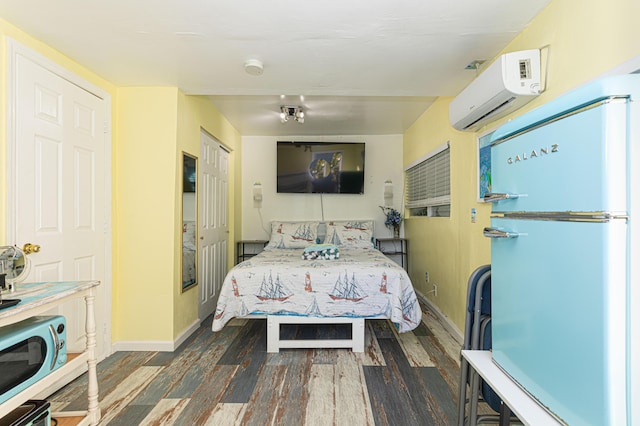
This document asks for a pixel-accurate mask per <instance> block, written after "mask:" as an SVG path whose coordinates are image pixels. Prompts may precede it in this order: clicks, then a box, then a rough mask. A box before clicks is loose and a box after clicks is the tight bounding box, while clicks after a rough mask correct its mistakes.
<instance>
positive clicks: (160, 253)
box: [113, 87, 180, 341]
mask: <svg viewBox="0 0 640 426" xmlns="http://www.w3.org/2000/svg"><path fill="white" fill-rule="evenodd" d="M116 112H117V113H116V114H117V115H116V121H117V123H118V124H117V131H116V135H115V139H116V140H117V141H118V142H117V149H116V155H115V157H114V159H113V161H114V164H115V167H114V202H115V204H116V217H115V222H116V223H117V225H116V228H115V229H114V234H115V241H114V252H115V258H114V264H115V265H117V267H116V270H115V273H114V277H113V281H114V283H117V284H116V285H114V299H113V340H114V341H121V340H124V341H131V340H136V341H137V340H160V341H166V340H172V339H173V319H174V311H173V287H174V283H175V282H176V279H175V274H174V271H175V269H176V264H175V261H174V259H175V251H176V249H175V238H174V235H175V233H176V232H177V230H176V228H177V227H178V222H179V221H180V216H179V215H176V192H177V189H176V188H177V182H176V175H177V172H176V168H177V164H178V162H177V160H176V136H177V117H178V115H177V114H178V90H177V89H176V88H172V87H151V88H149V87H144V88H140V87H135V88H120V89H118V102H117V105H116ZM178 247H180V246H178ZM178 268H179V264H178Z"/></svg>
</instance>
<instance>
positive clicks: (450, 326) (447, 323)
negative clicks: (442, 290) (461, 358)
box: [415, 290, 464, 345]
mask: <svg viewBox="0 0 640 426" xmlns="http://www.w3.org/2000/svg"><path fill="white" fill-rule="evenodd" d="M415 292H416V296H417V297H418V300H419V301H420V303H422V304H424V305H425V306H426V307H427V309H429V310H430V311H431V312H433V314H434V315H435V316H436V318H437V319H438V321H440V323H441V324H442V326H443V327H444V328H445V330H447V331H448V332H449V334H451V336H453V338H454V339H456V341H457V342H458V343H460V344H461V345H462V343H463V342H464V335H463V334H462V332H461V331H460V329H459V328H458V326H456V325H455V324H454V323H453V322H452V321H451V320H450V319H449V317H447V316H446V315H445V314H444V313H443V312H442V311H441V310H440V308H438V307H437V306H436V305H434V304H433V302H431V301H430V300H429V299H427V298H426V297H425V296H424V295H423V294H422V293H420V292H419V291H417V290H415Z"/></svg>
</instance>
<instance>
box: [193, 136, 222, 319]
mask: <svg viewBox="0 0 640 426" xmlns="http://www.w3.org/2000/svg"><path fill="white" fill-rule="evenodd" d="M228 175H229V153H228V152H227V151H226V150H225V149H224V148H223V147H222V146H221V145H220V144H219V143H218V142H217V141H216V140H215V139H214V138H213V137H212V136H211V135H209V134H208V133H206V132H204V131H201V133H200V187H199V191H200V194H199V205H200V217H199V226H200V230H199V231H200V232H199V236H200V246H199V250H200V253H199V255H200V265H199V268H200V280H199V288H200V290H199V291H200V304H199V307H198V318H199V319H200V320H204V319H205V318H206V317H208V316H209V315H211V314H212V313H213V312H214V310H215V307H216V302H217V301H218V295H219V293H220V287H221V286H222V281H223V280H224V277H225V275H226V272H227V244H228V243H227V240H228V234H229V225H228V213H227V212H228V198H229V191H228V186H229V185H228Z"/></svg>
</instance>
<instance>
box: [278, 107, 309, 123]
mask: <svg viewBox="0 0 640 426" xmlns="http://www.w3.org/2000/svg"><path fill="white" fill-rule="evenodd" d="M290 118H293V119H294V120H296V121H297V122H298V123H300V124H302V123H304V111H302V107H301V106H281V107H280V122H281V123H282V124H284V123H286V122H287V121H289V119H290Z"/></svg>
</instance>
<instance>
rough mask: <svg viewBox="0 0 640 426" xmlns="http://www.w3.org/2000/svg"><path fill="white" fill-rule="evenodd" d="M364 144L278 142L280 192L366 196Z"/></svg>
mask: <svg viewBox="0 0 640 426" xmlns="http://www.w3.org/2000/svg"><path fill="white" fill-rule="evenodd" d="M364 148H365V144H364V143H363V142H339V143H334V142H278V148H277V157H278V166H277V179H278V185H277V187H278V192H279V193H310V194H362V193H364Z"/></svg>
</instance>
